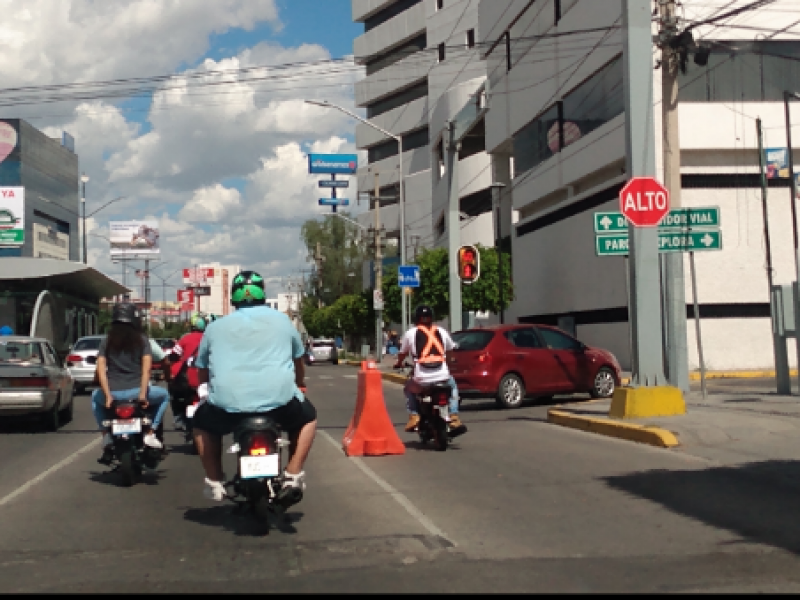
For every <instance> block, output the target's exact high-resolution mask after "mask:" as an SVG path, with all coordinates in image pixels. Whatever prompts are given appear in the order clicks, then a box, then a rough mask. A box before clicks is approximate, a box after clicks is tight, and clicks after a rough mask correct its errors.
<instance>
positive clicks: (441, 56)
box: [439, 42, 445, 62]
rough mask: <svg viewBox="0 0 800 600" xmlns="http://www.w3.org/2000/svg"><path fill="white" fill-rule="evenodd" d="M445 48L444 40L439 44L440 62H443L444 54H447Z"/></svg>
mask: <svg viewBox="0 0 800 600" xmlns="http://www.w3.org/2000/svg"><path fill="white" fill-rule="evenodd" d="M444 48H445V46H444V42H442V43H441V44H439V62H442V61H443V60H444V54H445V52H444Z"/></svg>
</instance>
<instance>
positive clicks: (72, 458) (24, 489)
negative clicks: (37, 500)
mask: <svg viewBox="0 0 800 600" xmlns="http://www.w3.org/2000/svg"><path fill="white" fill-rule="evenodd" d="M100 442H101V438H99V437H97V438H96V439H94V440H93V441H92V442H90V443H88V444H86V445H85V446H84V447H83V448H81V449H80V450H78V451H77V452H75V453H73V454H70V455H69V456H68V457H67V458H65V459H64V460H62V461H61V462H59V463H56V464H54V465H53V466H52V467H50V468H49V469H47V470H46V471H45V472H44V473H40V474H39V475H37V476H36V477H34V478H33V479H31V480H30V481H29V482H27V483H25V484H23V485H22V486H20V487H18V488H17V489H16V490H14V491H13V492H11V493H10V494H9V495H8V496H6V497H4V498H2V499H0V506H3V505H5V504H8V503H9V502H11V501H12V500H13V499H14V498H16V497H17V496H20V495H22V494H24V493H25V492H27V491H28V490H29V489H31V488H32V487H33V486H35V485H36V484H37V483H39V482H40V481H42V480H44V479H45V478H47V477H48V476H49V475H52V474H53V473H55V472H56V471H58V470H59V469H62V468H63V467H66V466H67V465H68V464H70V463H71V462H74V461H75V459H76V458H78V457H79V456H80V455H81V454H85V453H86V452H88V451H89V450H91V449H93V448H95V447H96V446H99V445H100Z"/></svg>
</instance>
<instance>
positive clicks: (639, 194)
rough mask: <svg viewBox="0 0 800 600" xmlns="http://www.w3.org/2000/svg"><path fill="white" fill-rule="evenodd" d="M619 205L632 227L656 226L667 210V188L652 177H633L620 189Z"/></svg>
mask: <svg viewBox="0 0 800 600" xmlns="http://www.w3.org/2000/svg"><path fill="white" fill-rule="evenodd" d="M619 206H620V210H621V211H622V214H623V215H625V217H627V219H628V221H630V222H631V223H633V225H634V227H657V226H658V224H659V223H660V222H661V219H663V218H664V217H666V216H667V213H668V212H669V190H667V188H665V187H664V186H663V185H661V184H660V183H659V182H658V181H656V180H655V179H654V178H652V177H634V178H633V179H631V180H630V181H629V182H628V183H626V184H625V187H623V188H622V191H620V193H619Z"/></svg>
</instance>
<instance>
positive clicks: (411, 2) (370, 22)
mask: <svg viewBox="0 0 800 600" xmlns="http://www.w3.org/2000/svg"><path fill="white" fill-rule="evenodd" d="M421 2H422V0H398V1H397V2H395V3H394V4H390V5H389V6H387V7H386V8H384V9H383V10H381V11H379V12H377V13H375V14H374V15H372V16H371V17H369V18H367V19H366V20H365V21H364V32H367V31H371V30H372V29H375V28H376V27H377V26H378V25H383V24H384V23H386V21H388V20H389V19H391V18H393V17H396V16H397V15H399V14H400V13H403V12H405V11H407V10H408V9H409V8H412V7H414V6H416V5H417V4H420V3H421Z"/></svg>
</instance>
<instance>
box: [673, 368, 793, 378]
mask: <svg viewBox="0 0 800 600" xmlns="http://www.w3.org/2000/svg"><path fill="white" fill-rule="evenodd" d="M789 374H790V376H791V377H797V369H791V370H790V371H789ZM773 377H775V371H706V379H770V378H773ZM689 379H691V380H692V381H700V372H699V371H694V372H692V373H689Z"/></svg>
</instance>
